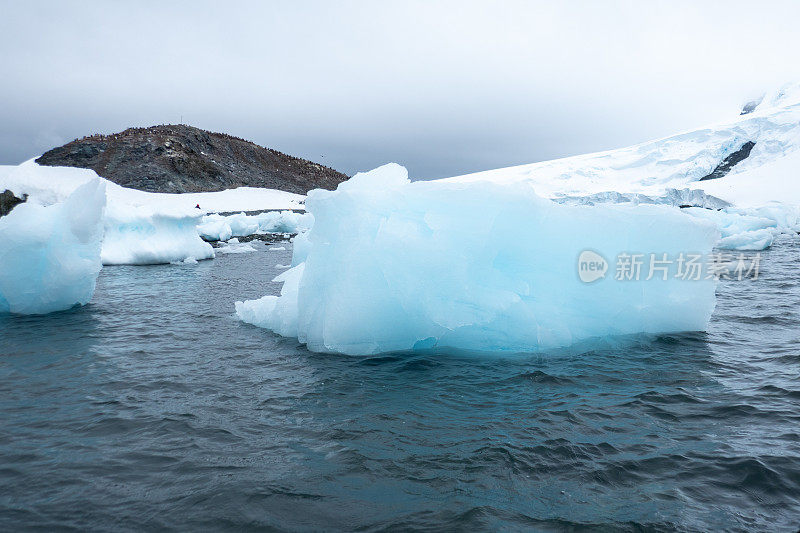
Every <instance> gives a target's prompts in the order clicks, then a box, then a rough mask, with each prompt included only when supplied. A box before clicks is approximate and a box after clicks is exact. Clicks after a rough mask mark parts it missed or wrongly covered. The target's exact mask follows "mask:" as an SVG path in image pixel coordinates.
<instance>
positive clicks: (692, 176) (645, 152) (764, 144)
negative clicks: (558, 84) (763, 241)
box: [446, 86, 800, 205]
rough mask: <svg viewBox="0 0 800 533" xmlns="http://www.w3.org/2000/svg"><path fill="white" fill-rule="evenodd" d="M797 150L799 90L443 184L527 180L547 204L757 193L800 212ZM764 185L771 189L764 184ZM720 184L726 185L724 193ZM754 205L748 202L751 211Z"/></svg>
mask: <svg viewBox="0 0 800 533" xmlns="http://www.w3.org/2000/svg"><path fill="white" fill-rule="evenodd" d="M747 143H754V144H753V145H752V148H751V150H750V152H749V155H748V156H747V157H746V158H745V159H744V160H742V161H741V162H739V163H738V164H736V165H734V166H733V167H732V169H731V170H730V173H729V174H727V175H726V176H724V177H722V178H718V179H709V180H704V181H701V179H702V178H703V177H705V176H708V175H709V174H711V173H712V172H713V171H714V169H715V168H716V167H717V166H718V165H720V164H721V163H722V162H723V161H724V160H725V159H726V158H727V157H728V156H730V155H731V154H733V153H735V152H737V151H739V150H740V149H742V148H743V147H744V146H745V145H746V144H747ZM798 147H800V86H790V87H786V88H784V89H781V90H779V91H777V92H776V93H774V94H773V95H771V96H770V97H768V98H765V99H764V100H763V101H762V102H761V104H759V105H758V107H757V108H756V109H755V110H754V111H753V112H751V113H748V114H745V115H739V116H737V117H736V118H735V119H733V120H731V121H729V122H726V123H723V124H716V125H712V126H707V127H705V128H700V129H697V130H693V131H687V132H684V133H680V134H677V135H672V136H670V137H666V138H663V139H658V140H654V141H648V142H645V143H641V144H637V145H634V146H629V147H626V148H620V149H617V150H609V151H606V152H597V153H592V154H584V155H578V156H573V157H567V158H563V159H555V160H552V161H543V162H540V163H533V164H528V165H521V166H516V167H508V168H500V169H496V170H488V171H485V172H477V173H474V174H467V175H464V176H456V177H453V178H446V181H453V182H460V183H467V182H475V181H491V182H494V183H514V182H518V181H527V182H529V183H531V184H532V185H533V186H534V188H535V189H536V192H537V194H539V195H540V196H544V197H547V198H554V199H556V198H561V197H583V196H589V195H594V194H600V193H607V192H615V193H635V194H643V195H648V196H652V197H659V196H662V195H664V194H666V193H667V192H669V191H671V190H681V189H686V188H689V189H698V190H702V191H705V192H706V193H708V194H712V195H714V196H718V197H719V198H721V199H723V200H725V201H728V202H730V203H734V204H736V203H739V202H741V201H742V200H743V199H748V198H752V197H753V196H752V195H753V193H754V192H755V193H757V196H755V197H754V198H756V200H753V201H755V202H757V203H760V204H763V203H765V202H769V201H777V202H783V203H790V204H794V205H800V185H798V183H797V180H795V179H784V178H785V176H787V175H796V174H797V169H798V167H797V165H796V163H797V162H798V155H797V149H798ZM765 179H766V180H768V183H765V182H763V181H762V180H765ZM724 184H729V186H726V185H724ZM753 201H750V200H747V202H748V203H749V204H752V203H753Z"/></svg>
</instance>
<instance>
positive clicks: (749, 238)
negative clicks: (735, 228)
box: [717, 229, 776, 251]
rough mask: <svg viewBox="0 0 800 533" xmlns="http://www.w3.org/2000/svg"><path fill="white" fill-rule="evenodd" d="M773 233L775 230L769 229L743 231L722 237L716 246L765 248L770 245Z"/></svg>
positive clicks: (751, 248)
mask: <svg viewBox="0 0 800 533" xmlns="http://www.w3.org/2000/svg"><path fill="white" fill-rule="evenodd" d="M775 235H776V232H775V231H773V230H770V229H759V230H755V231H744V232H742V233H736V234H734V235H729V236H727V237H723V238H722V239H720V241H719V242H718V243H717V247H718V248H722V249H725V250H742V251H744V250H766V249H767V248H769V247H770V246H772V241H773V240H774V239H775Z"/></svg>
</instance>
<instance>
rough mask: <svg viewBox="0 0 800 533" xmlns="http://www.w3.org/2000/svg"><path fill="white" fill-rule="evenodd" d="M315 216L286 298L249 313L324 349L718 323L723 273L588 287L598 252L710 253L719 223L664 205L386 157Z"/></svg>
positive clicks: (475, 345) (532, 344)
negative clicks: (420, 177) (447, 174)
mask: <svg viewBox="0 0 800 533" xmlns="http://www.w3.org/2000/svg"><path fill="white" fill-rule="evenodd" d="M306 207H307V209H308V210H309V211H310V212H311V213H312V214H313V216H314V218H315V223H314V226H313V227H312V229H311V230H310V231H309V232H308V233H306V234H305V235H302V236H298V238H296V239H295V242H294V256H295V257H294V259H293V264H295V265H296V266H295V267H294V268H292V269H291V270H288V271H286V272H285V273H283V274H282V275H281V276H279V277H278V278H276V281H283V283H284V284H283V288H282V290H281V295H280V297H275V296H267V297H265V298H262V299H260V300H255V301H249V302H238V303H237V304H236V310H237V314H238V316H239V317H240V318H241V319H242V320H244V321H246V322H250V323H253V324H256V325H259V326H262V327H266V328H269V329H271V330H273V331H275V332H277V333H279V334H281V335H286V336H296V337H297V338H298V339H299V340H300V341H301V342H304V343H306V344H307V345H308V348H309V349H311V350H313V351H322V352H342V353H347V354H374V353H381V352H389V351H397V350H413V349H421V348H424V349H427V348H432V347H439V348H458V349H466V350H475V351H483V352H506V351H535V350H540V349H546V348H551V347H557V346H565V345H569V344H571V343H574V342H576V341H580V340H583V339H587V338H591V337H599V336H606V335H616V334H630V333H639V332H646V333H656V332H675V331H688V330H703V329H705V328H706V326H707V323H708V320H709V317H710V316H711V312H712V310H713V308H714V303H715V296H714V290H715V285H716V284H715V282H714V281H713V280H700V281H684V280H680V279H675V277H674V275H673V274H674V271H672V270H671V271H670V272H669V276H668V279H667V280H662V279H661V277H660V276H656V277H654V278H653V279H650V280H646V277H647V272H646V271H645V272H644V273H643V275H642V276H641V278H640V279H639V280H632V281H618V280H616V279H614V268H613V267H612V268H610V269H609V272H608V274H607V275H605V276H604V277H602V278H601V279H597V280H594V281H592V282H591V283H584V282H581V280H580V279H579V277H578V270H577V259H578V257H579V255H580V254H581V252H582V251H584V250H592V251H593V252H594V253H596V254H597V255H598V256H600V257H602V258H604V259H605V260H606V261H608V262H609V263H613V262H614V261H615V260H616V259H617V257H618V256H619V255H620V254H622V253H626V252H627V253H641V254H645V255H648V254H650V253H655V254H657V255H658V256H659V257H660V256H661V254H668V256H669V257H677V256H678V254H680V253H681V252H684V253H700V254H707V253H709V252H710V251H711V249H712V246H713V245H714V243H715V242H716V241H717V239H718V235H719V232H718V231H717V230H716V228H715V227H714V225H713V224H711V223H709V222H706V221H702V220H697V219H694V218H692V217H688V216H685V215H683V214H681V213H680V211H679V210H678V209H675V208H673V207H664V206H655V205H647V206H631V205H619V206H616V205H615V206H605V205H604V206H597V207H594V206H567V205H559V204H556V203H554V202H552V201H549V200H545V199H542V198H540V197H538V196H537V195H536V194H534V192H533V190H532V188H531V187H530V185H529V184H528V183H524V182H515V183H510V184H505V185H501V184H495V183H488V182H472V183H459V182H452V181H450V182H448V181H432V182H415V183H411V182H409V180H408V177H407V174H406V171H405V169H403V168H402V167H400V166H398V165H386V166H384V167H381V168H378V169H376V170H373V171H371V172H368V173H364V174H357V175H356V176H354V177H353V178H352V179H350V180H349V181H347V182H344V183H342V184H340V185H339V187H338V188H337V190H336V191H323V190H316V191H313V192H311V193H310V194H309V197H308V199H307V201H306Z"/></svg>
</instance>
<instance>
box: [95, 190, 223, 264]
mask: <svg viewBox="0 0 800 533" xmlns="http://www.w3.org/2000/svg"><path fill="white" fill-rule="evenodd" d="M201 216H202V214H197V213H194V212H193V211H192V210H172V212H169V211H166V210H162V211H159V212H153V210H152V209H151V208H149V207H134V206H129V205H125V204H112V205H111V206H109V209H108V211H107V213H106V219H105V229H106V235H105V239H104V241H103V254H102V257H103V264H104V265H150V264H161V263H173V262H180V261H184V260H186V259H192V260H195V261H198V260H201V259H211V258H213V257H214V249H213V248H212V247H211V245H210V244H208V243H207V242H204V241H203V240H202V239H201V238H200V236H199V235H198V233H197V223H198V221H199V219H200V217H201Z"/></svg>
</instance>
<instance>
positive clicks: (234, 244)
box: [217, 238, 257, 254]
mask: <svg viewBox="0 0 800 533" xmlns="http://www.w3.org/2000/svg"><path fill="white" fill-rule="evenodd" d="M217 251H218V252H219V253H221V254H246V253H250V252H255V251H257V250H256V249H255V247H253V245H252V244H250V243H249V242H239V239H237V238H233V239H230V240H229V241H227V242H226V243H224V244H223V245H222V246H220V247H219V248H217Z"/></svg>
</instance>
